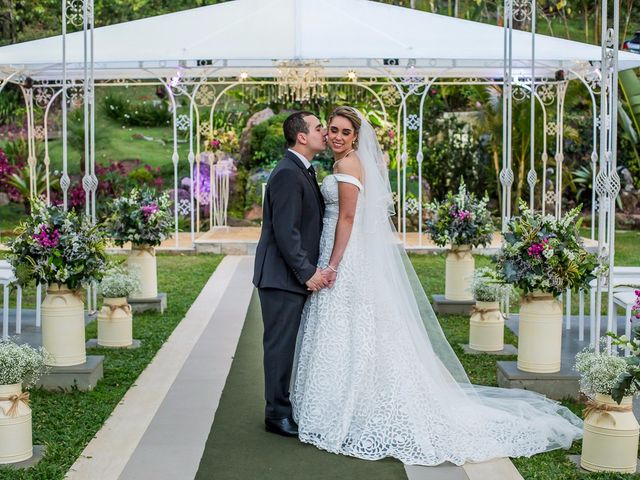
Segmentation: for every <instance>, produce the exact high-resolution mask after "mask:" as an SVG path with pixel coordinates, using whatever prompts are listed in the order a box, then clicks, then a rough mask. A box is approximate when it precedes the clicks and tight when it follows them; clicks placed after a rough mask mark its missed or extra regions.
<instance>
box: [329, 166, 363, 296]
mask: <svg viewBox="0 0 640 480" xmlns="http://www.w3.org/2000/svg"><path fill="white" fill-rule="evenodd" d="M338 173H344V174H347V175H351V176H352V177H355V178H357V179H358V180H361V169H360V160H359V159H358V157H357V156H356V155H355V154H352V155H349V157H347V158H345V159H344V160H342V161H341V162H340V164H339V166H338ZM359 191H360V190H359V188H358V187H357V186H355V185H353V184H351V183H346V182H338V195H339V200H338V202H339V213H338V223H337V225H336V234H335V239H334V242H333V250H332V251H331V257H330V259H329V266H328V267H327V269H328V270H330V272H327V274H328V275H329V278H328V280H329V282H330V284H333V282H334V281H335V276H336V272H335V271H334V270H338V266H339V265H340V261H341V260H342V256H343V255H344V251H345V250H346V248H347V244H348V243H349V238H350V237H351V230H352V229H353V220H354V218H355V215H356V206H357V204H358V192H359Z"/></svg>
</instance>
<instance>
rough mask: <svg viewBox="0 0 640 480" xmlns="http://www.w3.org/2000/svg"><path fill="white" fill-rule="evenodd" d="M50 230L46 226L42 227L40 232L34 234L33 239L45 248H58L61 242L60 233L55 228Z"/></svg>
mask: <svg viewBox="0 0 640 480" xmlns="http://www.w3.org/2000/svg"><path fill="white" fill-rule="evenodd" d="M49 230H50V228H48V227H47V226H46V225H40V231H39V232H38V233H34V234H33V235H32V237H33V238H34V239H35V240H36V241H37V242H38V243H39V244H40V245H41V246H43V247H44V248H56V247H57V246H58V243H59V242H60V232H59V231H58V229H57V228H54V229H53V231H52V232H49Z"/></svg>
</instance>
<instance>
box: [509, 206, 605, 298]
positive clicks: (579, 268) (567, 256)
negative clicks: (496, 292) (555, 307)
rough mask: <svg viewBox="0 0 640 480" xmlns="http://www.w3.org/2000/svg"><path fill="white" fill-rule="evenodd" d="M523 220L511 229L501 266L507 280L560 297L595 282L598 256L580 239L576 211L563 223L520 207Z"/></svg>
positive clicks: (518, 219)
mask: <svg viewBox="0 0 640 480" xmlns="http://www.w3.org/2000/svg"><path fill="white" fill-rule="evenodd" d="M520 211H521V212H522V213H521V215H520V216H518V217H513V218H512V219H511V221H510V222H509V224H508V225H507V231H506V232H505V234H504V243H503V246H502V250H501V252H500V255H499V256H498V266H499V269H500V270H501V275H502V276H503V277H504V279H505V280H506V281H507V282H509V283H513V284H514V285H515V286H516V287H518V288H520V289H522V290H523V291H524V293H525V294H528V293H531V292H533V291H541V292H544V293H552V294H554V295H560V294H561V293H562V292H563V291H565V290H566V289H567V288H571V289H574V288H579V287H583V286H586V285H587V284H588V283H589V281H591V280H592V279H593V278H595V275H594V271H595V270H596V268H597V267H598V259H597V257H596V255H595V254H592V253H589V252H587V251H586V250H585V248H584V246H583V245H582V241H581V239H580V234H579V230H578V229H579V228H580V223H581V221H580V220H579V219H578V216H579V215H580V209H579V208H575V209H573V210H571V211H570V212H569V213H567V214H566V215H565V216H564V217H563V218H562V219H560V220H556V218H555V217H553V216H552V215H541V214H539V213H534V212H532V211H531V210H529V207H528V206H527V205H526V204H525V203H524V202H521V203H520Z"/></svg>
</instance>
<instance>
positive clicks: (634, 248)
mask: <svg viewBox="0 0 640 480" xmlns="http://www.w3.org/2000/svg"><path fill="white" fill-rule="evenodd" d="M639 240H640V232H621V233H619V234H617V235H616V242H617V244H616V264H619V265H636V266H640V241H639ZM410 258H411V262H412V263H413V266H414V268H415V270H416V273H417V274H418V276H419V278H420V281H421V282H422V285H423V287H424V289H425V291H426V293H427V295H428V296H429V298H431V296H432V295H434V294H438V293H442V292H444V269H445V257H444V255H415V254H414V255H410ZM490 264H491V258H490V257H485V256H476V267H482V266H488V265H490ZM574 303H575V302H574ZM576 313H577V311H576ZM439 321H440V325H441V326H442V329H443V331H444V333H445V335H446V337H447V340H448V341H449V343H450V344H451V346H452V348H453V350H454V351H455V352H456V355H458V358H459V359H460V361H461V362H462V365H463V366H464V368H465V370H466V371H467V374H468V375H469V378H470V379H471V382H473V383H475V384H482V385H494V386H495V385H497V380H496V357H495V356H492V355H466V354H465V353H464V351H463V350H462V347H461V346H460V344H464V343H468V339H469V317H468V316H462V315H440V316H439ZM505 343H511V344H513V345H516V346H517V344H518V338H517V337H516V336H515V335H514V334H513V333H512V332H511V331H510V330H509V329H505ZM516 359H517V357H516V356H513V357H500V360H516ZM562 403H563V404H564V405H565V406H567V407H568V408H570V409H571V410H572V411H573V412H574V413H576V414H577V415H580V416H581V414H582V408H583V406H582V405H581V404H579V403H578V402H575V401H563V402H562ZM580 449H581V442H575V443H574V444H573V447H572V448H571V450H570V451H569V452H566V451H564V450H557V451H553V452H548V453H543V454H540V455H536V456H534V457H531V458H517V459H513V463H514V464H515V466H516V467H517V468H518V471H519V472H520V474H521V475H522V476H523V477H524V478H525V479H526V480H617V479H620V480H622V479H640V474H636V475H622V474H613V473H600V474H583V473H580V472H579V471H578V470H577V469H576V467H575V466H574V464H573V463H571V461H570V460H569V459H568V457H567V455H568V453H570V454H580Z"/></svg>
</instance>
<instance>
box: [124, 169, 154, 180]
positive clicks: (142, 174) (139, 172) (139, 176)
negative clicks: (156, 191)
mask: <svg viewBox="0 0 640 480" xmlns="http://www.w3.org/2000/svg"><path fill="white" fill-rule="evenodd" d="M128 177H129V180H131V181H133V182H135V183H136V184H138V185H145V184H151V183H153V181H154V179H155V177H154V176H153V173H151V172H150V171H149V169H148V168H145V167H144V166H143V167H138V168H135V169H133V170H131V171H130V172H129V175H128Z"/></svg>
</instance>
